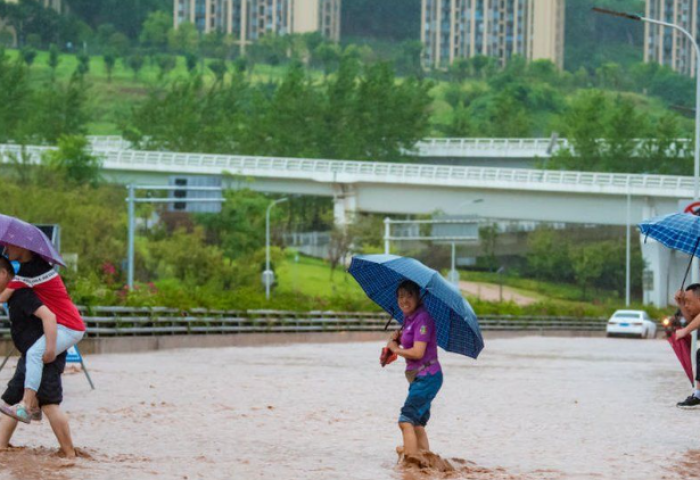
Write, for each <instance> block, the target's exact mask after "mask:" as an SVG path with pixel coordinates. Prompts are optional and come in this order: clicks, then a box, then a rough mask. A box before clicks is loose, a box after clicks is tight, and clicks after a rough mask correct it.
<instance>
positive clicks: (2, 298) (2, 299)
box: [0, 288, 15, 303]
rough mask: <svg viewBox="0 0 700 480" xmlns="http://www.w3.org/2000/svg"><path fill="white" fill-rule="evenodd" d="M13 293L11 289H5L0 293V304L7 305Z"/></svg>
mask: <svg viewBox="0 0 700 480" xmlns="http://www.w3.org/2000/svg"><path fill="white" fill-rule="evenodd" d="M14 292H15V290H14V289H13V288H6V289H5V290H3V291H2V293H0V303H7V301H8V300H9V299H10V297H11V296H12V294H13V293H14Z"/></svg>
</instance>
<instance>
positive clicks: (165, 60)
mask: <svg viewBox="0 0 700 480" xmlns="http://www.w3.org/2000/svg"><path fill="white" fill-rule="evenodd" d="M156 63H157V64H158V78H159V79H160V80H162V79H163V77H165V76H166V75H167V74H168V73H170V72H171V71H172V70H173V69H174V68H175V67H176V66H177V58H176V57H174V56H172V55H166V54H161V55H158V56H157V57H156Z"/></svg>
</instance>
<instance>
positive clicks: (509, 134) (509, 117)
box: [489, 91, 532, 138]
mask: <svg viewBox="0 0 700 480" xmlns="http://www.w3.org/2000/svg"><path fill="white" fill-rule="evenodd" d="M489 116H490V125H489V134H490V135H492V136H494V137H505V138H513V137H516V138H518V137H528V136H530V131H531V128H532V127H531V123H530V117H529V116H528V114H527V111H526V110H525V106H524V105H523V104H522V103H521V102H519V101H518V100H517V99H516V98H514V96H513V95H512V94H510V93H509V92H507V91H506V92H503V93H501V94H500V95H498V96H497V97H496V98H495V101H494V103H493V104H492V108H491V112H490V115H489Z"/></svg>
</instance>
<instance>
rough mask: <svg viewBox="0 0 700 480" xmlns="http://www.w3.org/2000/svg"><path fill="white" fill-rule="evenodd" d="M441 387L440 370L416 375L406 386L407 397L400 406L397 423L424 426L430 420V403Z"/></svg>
mask: <svg viewBox="0 0 700 480" xmlns="http://www.w3.org/2000/svg"><path fill="white" fill-rule="evenodd" d="M440 387H442V372H437V373H435V374H433V375H430V374H427V375H422V376H419V377H416V379H415V380H414V381H413V382H412V383H411V384H410V386H409V387H408V397H406V402H405V403H404V404H403V407H402V408H401V415H399V423H410V424H411V425H413V426H416V427H425V426H426V425H427V424H428V420H430V405H431V403H432V401H433V399H434V398H435V397H436V396H437V394H438V392H439V391H440Z"/></svg>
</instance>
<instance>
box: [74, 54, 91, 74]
mask: <svg viewBox="0 0 700 480" xmlns="http://www.w3.org/2000/svg"><path fill="white" fill-rule="evenodd" d="M77 58H78V66H77V67H76V69H75V72H76V73H77V74H78V75H80V76H85V75H87V73H88V72H89V71H90V55H88V54H87V53H85V52H80V53H79V54H78V55H77Z"/></svg>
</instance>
